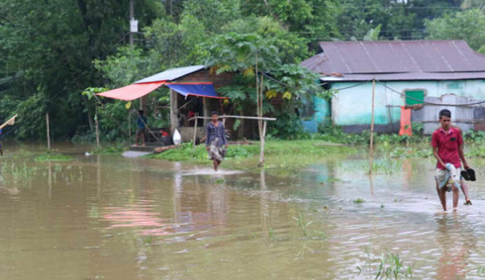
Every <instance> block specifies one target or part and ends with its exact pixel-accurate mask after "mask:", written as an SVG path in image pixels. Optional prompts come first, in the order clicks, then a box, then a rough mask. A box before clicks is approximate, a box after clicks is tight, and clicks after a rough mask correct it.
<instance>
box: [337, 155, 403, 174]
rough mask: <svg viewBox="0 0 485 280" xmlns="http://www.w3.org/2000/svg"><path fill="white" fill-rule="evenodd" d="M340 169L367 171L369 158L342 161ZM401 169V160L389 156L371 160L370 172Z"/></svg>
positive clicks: (392, 171)
mask: <svg viewBox="0 0 485 280" xmlns="http://www.w3.org/2000/svg"><path fill="white" fill-rule="evenodd" d="M341 164H342V169H344V170H346V171H349V172H356V171H359V172H364V173H367V172H369V160H367V159H366V160H356V161H352V162H343V163H341ZM401 171H402V161H400V160H396V159H391V158H378V159H374V160H373V161H372V174H394V173H399V172H401Z"/></svg>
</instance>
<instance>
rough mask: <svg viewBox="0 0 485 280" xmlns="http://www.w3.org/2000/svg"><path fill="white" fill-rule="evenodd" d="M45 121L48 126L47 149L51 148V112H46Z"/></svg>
mask: <svg viewBox="0 0 485 280" xmlns="http://www.w3.org/2000/svg"><path fill="white" fill-rule="evenodd" d="M45 122H46V126H47V150H50V149H51V136H50V129H49V113H45Z"/></svg>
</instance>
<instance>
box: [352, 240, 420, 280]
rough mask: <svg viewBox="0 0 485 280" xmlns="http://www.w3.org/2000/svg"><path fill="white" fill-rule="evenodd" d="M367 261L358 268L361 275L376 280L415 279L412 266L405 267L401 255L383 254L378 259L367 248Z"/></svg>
mask: <svg viewBox="0 0 485 280" xmlns="http://www.w3.org/2000/svg"><path fill="white" fill-rule="evenodd" d="M366 254H367V257H368V259H369V260H367V261H366V262H365V264H364V266H358V267H357V269H358V270H359V275H360V274H370V275H373V277H374V279H376V280H379V279H396V280H397V279H400V278H413V268H412V266H405V265H404V263H403V261H402V259H401V258H400V257H399V254H393V253H390V252H387V253H385V254H384V253H382V254H381V256H380V257H378V258H372V256H371V253H370V251H369V250H368V249H367V248H366Z"/></svg>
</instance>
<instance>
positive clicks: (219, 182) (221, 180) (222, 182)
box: [216, 178, 225, 185]
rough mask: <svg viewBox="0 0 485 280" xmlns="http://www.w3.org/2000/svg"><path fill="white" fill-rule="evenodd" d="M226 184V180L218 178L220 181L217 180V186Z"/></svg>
mask: <svg viewBox="0 0 485 280" xmlns="http://www.w3.org/2000/svg"><path fill="white" fill-rule="evenodd" d="M224 182H225V180H224V179H222V178H218V179H217V180H216V184H219V185H220V184H224Z"/></svg>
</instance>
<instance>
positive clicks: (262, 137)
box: [258, 121, 267, 167]
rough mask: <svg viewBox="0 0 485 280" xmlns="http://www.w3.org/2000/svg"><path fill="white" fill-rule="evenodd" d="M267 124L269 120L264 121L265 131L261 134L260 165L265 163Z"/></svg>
mask: <svg viewBox="0 0 485 280" xmlns="http://www.w3.org/2000/svg"><path fill="white" fill-rule="evenodd" d="M266 124H267V121H264V122H263V133H262V135H261V137H260V138H261V139H260V143H261V148H260V150H259V164H258V165H259V166H260V167H262V166H263V165H264V144H265V142H266Z"/></svg>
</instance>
